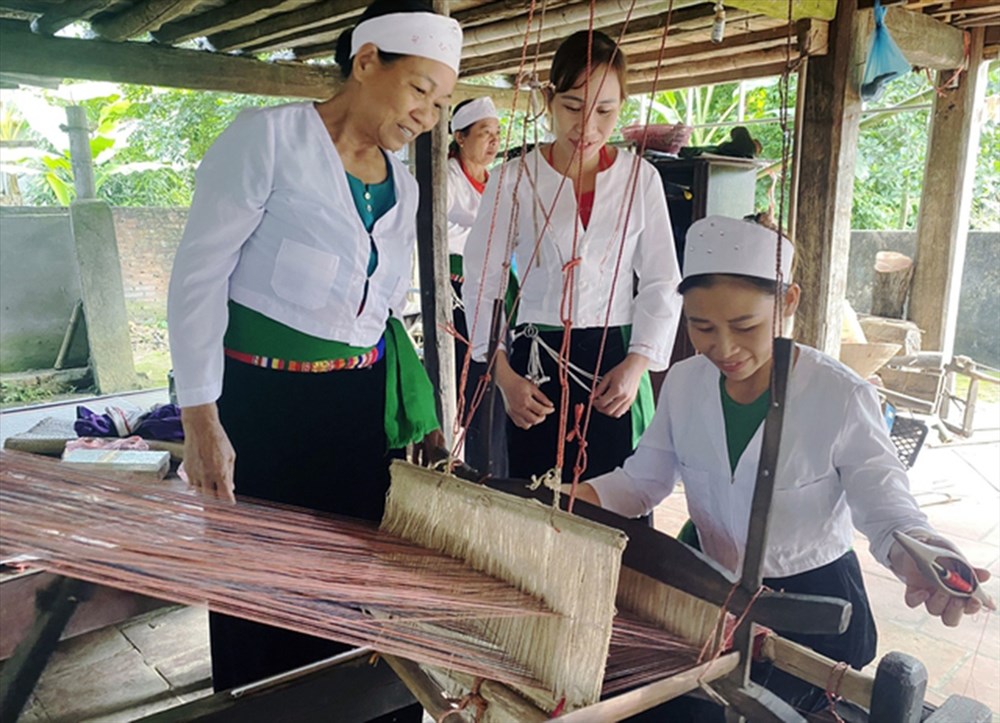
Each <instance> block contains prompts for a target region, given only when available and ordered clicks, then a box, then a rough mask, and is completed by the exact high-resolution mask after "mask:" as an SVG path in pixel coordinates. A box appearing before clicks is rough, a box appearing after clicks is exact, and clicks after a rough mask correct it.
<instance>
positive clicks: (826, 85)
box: [794, 0, 867, 357]
mask: <svg viewBox="0 0 1000 723" xmlns="http://www.w3.org/2000/svg"><path fill="white" fill-rule="evenodd" d="M856 7H857V0H840V3H839V5H838V11H837V18H836V20H835V21H834V22H833V23H831V24H830V48H829V52H828V54H827V55H825V56H818V57H813V58H809V59H808V60H807V61H806V63H807V64H808V66H807V68H806V71H805V75H806V83H805V87H804V88H802V87H801V86H800V89H799V92H800V93H805V98H804V100H803V108H802V122H801V135H802V144H801V146H800V147H799V148H796V149H795V152H796V154H797V155H798V157H799V164H800V165H799V174H798V177H797V179H796V182H797V188H796V189H795V194H796V196H797V206H796V211H795V221H794V226H795V238H796V242H797V255H798V257H799V258H798V278H797V279H796V280H797V281H798V282H799V283H800V284H801V285H802V287H803V288H804V289H805V290H806V291H805V293H804V294H802V302H801V304H800V306H799V311H798V314H797V315H796V320H795V335H796V338H797V339H798V340H799V341H802V342H804V343H806V344H809V345H810V346H814V347H816V348H817V349H819V350H820V351H823V352H826V353H827V354H830V355H831V356H833V357H837V356H838V355H839V351H840V322H841V306H842V300H843V298H844V295H845V293H846V291H847V261H848V251H849V248H850V241H851V239H850V234H851V200H852V198H853V194H854V161H855V153H856V150H857V139H858V126H859V123H860V120H861V98H860V95H859V91H858V89H859V86H860V79H861V72H862V69H863V67H864V60H863V59H864V54H865V49H864V48H865V44H866V42H867V38H864V37H862V35H861V33H859V32H858V30H859V25H860V22H861V21H860V20H859V18H858V14H857V12H856Z"/></svg>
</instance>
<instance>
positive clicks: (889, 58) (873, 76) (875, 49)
mask: <svg viewBox="0 0 1000 723" xmlns="http://www.w3.org/2000/svg"><path fill="white" fill-rule="evenodd" d="M909 72H910V63H909V61H907V59H906V57H905V56H904V55H903V51H901V50H900V49H899V46H898V45H896V41H895V40H893V39H892V36H891V35H889V29H888V28H886V27H885V8H884V7H882V3H881V2H879V0H875V31H874V32H873V33H872V42H871V45H870V46H869V47H868V61H867V62H866V63H865V76H864V79H863V80H862V81H861V98H862V100H878V99H879V97H880V96H881V95H882V91H883V90H884V89H885V86H886V84H887V83H888V82H889V81H890V80H892V79H893V78H897V77H899V76H900V75H905V74H906V73H909Z"/></svg>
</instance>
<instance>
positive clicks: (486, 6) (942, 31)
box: [0, 0, 1000, 95]
mask: <svg viewBox="0 0 1000 723" xmlns="http://www.w3.org/2000/svg"><path fill="white" fill-rule="evenodd" d="M368 2H369V0H228V1H226V0H62V2H56V1H55V0H0V18H6V19H7V22H8V23H11V22H15V19H16V21H17V22H20V23H21V24H22V25H23V26H27V23H26V22H25V20H26V19H31V20H32V22H31V29H32V30H33V31H34V32H35V33H36V35H37V37H38V38H39V39H41V38H44V37H46V36H51V35H53V34H55V33H57V32H59V31H60V30H61V29H62V28H64V27H65V26H66V25H68V24H69V23H71V22H77V21H81V20H82V21H85V22H89V23H90V25H91V27H92V28H93V30H94V31H95V33H97V34H98V35H99V37H98V38H96V39H95V40H88V41H86V42H95V41H96V42H97V43H98V44H96V45H94V46H93V48H92V49H93V50H95V51H100V52H101V53H111V52H112V46H111V45H110V44H109V43H108V42H107V41H109V40H115V41H116V42H118V43H119V44H121V45H135V46H138V47H136V48H132V47H130V48H125V49H123V51H122V52H121V53H117V52H115V53H114V54H113V57H133V55H134V53H135V52H136V51H137V50H139V49H142V50H143V52H145V53H147V54H149V55H150V57H154V56H155V58H156V62H157V63H163V62H164V61H163V58H164V57H170V58H171V61H170V62H169V63H165V65H164V67H167V68H175V67H180V66H179V65H178V63H177V62H175V61H176V60H177V59H179V58H182V57H183V58H184V59H185V61H184V62H191V63H204V62H209V61H210V63H211V67H223V66H225V67H237V66H233V65H232V64H228V65H227V64H226V60H225V59H226V58H233V57H238V56H242V59H244V60H246V61H247V62H252V63H260V64H261V65H262V66H263V65H267V64H268V63H264V62H263V61H261V60H254V59H253V56H259V55H263V54H270V53H275V52H279V57H281V58H282V60H281V61H280V62H281V68H280V70H279V72H278V73H276V74H271V75H267V72H269V71H266V70H265V72H264V75H266V76H267V77H271V78H278V77H289V76H288V74H289V73H292V74H294V73H296V72H299V73H301V74H302V75H301V77H302V80H301V81H296V82H295V83H293V86H294V87H296V88H299V89H300V90H299V91H296V92H301V89H302V88H304V87H316V88H323V87H326V86H325V85H324V84H319V85H317V84H316V78H317V77H320V76H323V77H325V75H331V76H335V75H336V73H335V70H333V69H331V68H326V69H320V68H321V66H317V65H314V61H316V60H320V59H332V55H333V53H334V49H335V46H336V40H337V38H338V37H339V36H340V34H341V33H342V32H343V31H344V29H346V28H348V27H350V26H351V25H352V24H353V23H354V22H355V20H356V18H357V16H358V14H359V13H360V12H362V10H363V8H364V7H365V6H366V5H367V4H368ZM824 2H825V0H810V2H809V3H804V4H803V5H802V6H800V7H802V8H806V7H816V8H819V7H820V6H822V5H823V3H824ZM872 2H873V0H859V4H860V5H862V6H869V7H870V5H871V4H872ZM883 2H884V4H886V5H888V6H889V14H888V16H887V24H890V30H891V31H892V32H893V33H894V36H895V35H896V33H897V27H893V26H892V23H896V24H897V25H898V26H899V34H900V38H898V39H897V42H899V44H900V47H901V48H903V51H904V53H906V54H907V56H908V57H909V58H910V59H911V61H912V62H914V64H916V65H919V66H925V67H931V68H937V69H942V68H946V67H954V65H949V64H950V63H953V64H961V59H962V51H961V45H962V35H961V33H962V28H964V27H973V26H976V25H984V26H986V31H985V37H986V38H987V43H986V49H985V55H986V57H994V56H995V55H996V52H995V51H996V47H997V46H1000V0H991V1H989V2H988V1H987V0H883ZM714 5H715V3H714V0H674V2H673V6H674V11H673V15H672V20H671V33H670V38H668V40H667V46H666V51H665V54H664V57H665V60H666V62H665V63H664V66H663V67H662V68H661V69H660V78H661V79H663V82H669V83H670V84H671V86H672V87H686V86H688V85H690V84H691V82H692V81H694V80H698V81H699V82H719V81H721V80H726V79H730V80H735V79H737V78H746V77H759V76H760V75H763V74H772V73H775V72H780V71H781V69H782V68H783V67H784V63H780V64H778V63H776V62H775V58H776V57H777V55H778V54H779V52H782V50H783V48H784V45H785V38H786V37H787V21H786V20H785V19H784V18H783V17H780V13H779V12H778V11H777V10H775V8H777V7H778V5H775V4H774V3H769V4H756V5H755V4H754V3H752V2H748V1H747V0H728V1H727V3H726V5H727V19H728V22H727V26H726V36H725V39H724V41H723V42H722V43H721V44H719V45H715V44H712V43H711V42H710V40H709V35H710V32H711V27H712V24H713V20H714V12H715V11H714ZM779 5H780V3H779ZM665 6H666V0H594V5H593V6H591V4H590V2H589V0H547V2H546V4H545V12H544V15H545V17H544V27H542V28H541V30H540V31H539V29H538V24H539V22H541V19H540V16H541V14H542V12H541V9H542V8H541V5H540V4H539V5H536V17H535V20H534V22H533V23H532V27H530V28H529V27H528V22H527V8H528V3H527V2H524V0H485V1H484V0H451V8H452V14H453V15H454V16H455V17H456V18H457V19H458V20H459V22H461V23H462V25H463V28H464V29H465V31H466V45H465V48H464V52H463V64H462V66H463V67H462V79H463V80H464V79H466V78H472V77H476V76H482V75H497V76H509V75H511V74H514V73H516V72H517V70H518V68H519V66H520V64H521V54H522V47H523V46H524V42H525V35H526V34H527V35H528V38H529V49H528V57H529V59H530V60H529V62H530V63H531V64H532V65H535V64H536V61H537V66H538V67H539V69H540V70H541V72H542V73H543V74H544V73H545V72H546V70H547V67H546V66H547V65H548V64H549V62H550V59H551V56H552V53H554V51H555V49H556V47H558V45H559V43H560V42H561V41H562V39H563V38H565V37H566V35H568V34H569V33H571V32H573V31H574V30H578V29H583V28H586V27H589V26H590V25H591V23H593V27H595V28H596V29H599V30H602V31H604V32H605V33H607V34H608V35H610V36H612V37H614V38H620V40H621V44H622V48H623V50H624V51H625V52H626V53H627V54H628V55H629V59H630V66H631V76H630V85H631V88H632V90H633V92H641V91H642V89H643V88H644V87H646V86H648V85H649V83H650V82H651V77H652V75H653V74H654V73H653V71H655V67H654V66H655V63H656V58H657V57H658V51H659V45H660V40H661V37H660V36H661V33H662V29H663V25H664V23H665V15H666V13H665V11H664V10H665ZM797 7H799V6H797ZM766 8H769V9H767V11H766V13H765V9H766ZM817 12H818V10H817ZM626 19H627V22H626ZM943 20H949V21H950V24H946V23H944V22H942V21H943ZM890 21H891V22H890ZM803 22H806V23H808V24H809V25H808V27H809V28H810V29H811V31H810V33H808V34H805V35H804V34H803V33H802V31H801V30H800V28H801V27H802V26H801V25H798V26H796V33H795V35H796V37H795V42H794V49H793V50H794V53H795V55H796V56H801V55H815V54H822V53H824V52H825V43H826V41H825V37H826V35H825V32H822V31H823V30H825V21H823V20H816V19H811V20H806V21H803ZM7 27H8V30H9V29H10V27H11V26H7ZM927 33H931V34H933V35H934V37H935V40H934V42H928V37H929V36H928V35H927ZM147 34H151V35H152V38H153V39H154V41H155V42H153V43H146V42H143V43H139V42H136V39H146V38H148V37H149V36H148V35H147ZM196 38H206V39H207V42H205V41H202V42H201V43H200V44H199V47H200V48H203V51H202V52H201V53H200V54H197V55H194V56H191V55H184V54H179V55H176V56H171V55H169V53H168V55H167V56H164V55H163V51H173V50H177V51H178V52H180V51H181V48H177V47H172V46H177V45H179V44H187V43H190V41H191V40H193V39H196ZM539 39H540V42H539ZM126 40H127V41H128V42H123V41H126ZM939 40H941V43H939V42H938V41H939ZM21 41H22V44H24V43H27V42H29V41H30V38H27V37H22V38H21ZM939 44H940V45H941V46H942V47H944V48H945V50H944V51H940V52H939V51H938V50H937V49H936V48H937V45H939ZM57 47H62V46H57ZM81 47H86V46H81ZM125 51H127V52H125ZM911 54H912V57H911ZM7 55H8V53H5V59H6V56H7ZM216 61H218V62H216ZM56 65H57V64H54V63H50V62H42V64H41V66H40V67H39V68H36V70H37V71H38V72H37V73H36V74H37V75H44V74H45V73H46V72H49V71H51V72H55V69H56V68H55V66H56ZM96 65H100V63H96ZM180 65H183V63H181V64H180ZM779 66H780V67H779ZM88 67H89V66H88ZM238 67H247V68H249V67H253V66H245V65H240V66H238ZM0 70H3V68H0ZM172 72H173V71H172ZM177 72H178V77H164V78H163V79H162V80H161V81H160V83H159V84H161V85H175V86H181V85H182V83H183V82H184V80H183V73H180V71H177ZM101 73H102V75H106V74H107V73H106V71H104V70H102V71H101ZM195 74H197V72H196V71H195ZM318 74H319V75H318ZM126 75H127V76H129V77H133V76H134V75H135V73H134V72H132V71H131V69H128V70H127V71H126V70H124V69H123V71H122V73H121V76H122V77H124V76H126ZM123 82H124V81H123ZM216 82H217V88H216V89H218V90H233V89H236V88H243V87H244V86H246V85H247V83H246V82H245V81H244V79H242V78H236V79H233V78H230V77H229V76H227V75H226V74H219V75H218V76H217V78H216ZM265 85H267V84H265ZM661 87H665V86H663V85H662V83H661ZM268 92H271V91H268ZM463 92H464V91H463ZM470 92H471V91H470ZM491 92H492V91H491ZM498 93H500V94H502V93H503V91H498ZM285 94H286V95H287V94H288V93H285Z"/></svg>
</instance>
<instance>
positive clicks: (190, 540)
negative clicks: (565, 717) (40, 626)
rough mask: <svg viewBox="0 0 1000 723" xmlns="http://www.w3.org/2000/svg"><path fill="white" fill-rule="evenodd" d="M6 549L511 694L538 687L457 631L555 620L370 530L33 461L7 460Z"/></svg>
mask: <svg viewBox="0 0 1000 723" xmlns="http://www.w3.org/2000/svg"><path fill="white" fill-rule="evenodd" d="M0 545H2V547H3V549H4V550H5V553H8V554H9V553H21V554H30V555H35V556H37V557H38V563H37V564H38V565H39V566H40V567H45V568H47V569H49V570H52V571H54V572H58V573H62V574H65V575H69V576H71V577H74V578H79V579H82V580H88V581H91V582H96V583H101V584H107V585H111V586H114V587H119V588H124V589H128V590H132V591H135V592H139V593H143V594H147V595H151V596H153V597H159V598H162V599H165V600H170V601H173V602H178V603H185V604H191V605H208V606H209V607H210V608H211V609H213V610H217V611H219V612H225V613H228V614H231V615H238V616H240V617H244V618H246V619H249V620H256V621H258V622H263V623H268V624H271V625H278V626H281V627H285V628H288V629H291V630H298V631H300V632H303V633H308V634H311V635H318V636H322V637H326V638H330V639H333V640H339V641H342V642H345V643H350V644H355V645H370V646H372V647H373V648H374V649H376V650H379V651H382V652H385V653H391V654H396V655H400V656H403V657H406V658H410V659H412V660H415V661H417V662H421V663H427V664H434V665H444V666H447V667H450V668H454V669H457V670H462V671H464V672H467V673H470V674H473V675H478V676H485V677H489V678H492V679H496V680H502V681H506V682H509V683H514V684H529V685H530V684H537V681H536V680H535V679H534V677H533V676H532V675H531V674H530V673H529V672H528V671H527V670H525V669H524V667H523V666H521V665H518V664H516V663H514V662H513V661H512V660H510V658H509V656H508V655H507V654H506V653H505V652H504V651H502V650H498V649H496V648H495V647H494V646H491V645H488V644H484V643H483V642H481V641H478V640H475V639H472V638H468V637H465V636H463V635H461V634H459V633H457V632H456V631H459V630H460V629H461V627H462V622H463V621H468V620H471V619H478V618H483V617H489V618H503V617H506V616H538V615H541V616H547V615H552V614H553V613H551V612H549V611H547V610H546V609H545V608H544V607H543V605H542V604H541V603H540V602H538V601H537V600H536V599H535V598H533V597H531V596H529V595H526V594H525V593H522V592H520V591H518V590H516V589H515V588H514V587H512V586H511V585H509V584H506V583H503V582H500V581H498V580H496V579H494V578H491V577H489V576H487V575H484V574H482V573H479V572H476V571H475V570H472V569H471V568H469V567H468V566H467V565H465V564H464V563H462V562H459V561H457V560H454V559H452V558H449V557H446V556H444V555H441V554H438V553H433V552H430V551H428V550H426V549H424V548H421V547H419V546H417V545H414V544H412V543H408V542H405V541H403V540H401V539H399V538H396V537H392V536H390V535H387V534H385V533H381V532H379V531H378V530H377V529H376V528H375V526H373V525H370V524H367V523H364V522H359V521H355V520H349V519H344V518H337V517H334V516H331V515H323V514H317V513H309V512H304V511H301V510H295V509H291V508H286V507H280V506H276V505H272V504H262V503H254V502H249V501H241V502H240V503H238V504H236V505H231V504H227V503H224V502H218V501H215V500H209V499H204V498H201V497H196V496H194V495H193V494H186V493H183V492H172V491H169V490H164V489H162V488H158V487H155V486H151V485H148V484H145V485H143V484H141V483H136V482H128V481H118V480H112V479H108V478H107V477H102V476H98V475H94V474H90V473H86V472H80V471H77V470H68V469H66V468H65V467H63V466H61V465H60V464H59V463H58V462H57V461H54V460H49V459H46V458H42V457H37V456H34V455H26V454H17V453H6V452H5V453H0ZM370 613H372V614H370Z"/></svg>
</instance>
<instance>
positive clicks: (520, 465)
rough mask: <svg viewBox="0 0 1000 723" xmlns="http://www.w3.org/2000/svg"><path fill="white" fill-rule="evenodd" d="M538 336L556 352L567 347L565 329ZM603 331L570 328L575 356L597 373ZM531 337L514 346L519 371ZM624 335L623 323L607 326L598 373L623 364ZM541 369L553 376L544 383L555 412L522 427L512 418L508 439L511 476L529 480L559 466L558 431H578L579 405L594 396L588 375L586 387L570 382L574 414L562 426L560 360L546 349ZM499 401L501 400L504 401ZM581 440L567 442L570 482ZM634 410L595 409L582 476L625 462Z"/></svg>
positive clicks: (575, 360)
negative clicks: (607, 411) (611, 414)
mask: <svg viewBox="0 0 1000 723" xmlns="http://www.w3.org/2000/svg"><path fill="white" fill-rule="evenodd" d="M538 334H539V337H540V338H541V339H542V340H544V341H545V343H546V344H548V345H549V346H550V347H551V348H552V349H555V350H556V351H558V350H559V348H560V347H561V346H562V338H563V332H562V331H561V330H560V331H540V332H538ZM603 336H604V330H603V329H599V328H591V329H573V330H572V331H571V332H570V352H569V353H570V361H571V362H572V363H573V364H575V365H576V366H578V367H580V368H581V369H584V370H586V371H587V372H589V373H593V371H594V369H595V368H596V367H597V357H598V354H599V352H600V347H601V338H602V337H603ZM530 348H531V340H530V339H528V338H526V337H523V336H522V337H518V338H517V340H515V341H514V343H513V345H511V347H510V353H509V358H510V365H511V367H512V368H513V369H514V371H516V372H517V373H518V374H522V375H523V374H525V373H526V372H527V371H528V354H529V352H530ZM627 352H628V350H627V349H626V347H625V340H624V336H623V335H622V330H621V328H619V327H611V328H610V329H608V335H607V342H606V344H605V348H604V355H603V357H602V358H601V368H600V371H599V373H600V374H606V373H607V372H608V371H610V370H611V369H612V368H613V367H615V366H617V365H618V364H620V363H621V362H622V361H623V360H624V359H625V356H626V354H627ZM540 357H541V362H542V368H543V370H544V373H545V376H547V377H549V381H547V382H545V383H543V384H542V385H541V386H540V387H539V388H540V389H541V391H542V393H543V394H545V396H546V397H548V398H549V400H550V401H551V402H552V404H553V405H555V408H556V411H554V412H552V413H551V414H549V415H548V416H547V417H546V418H545V420H544V421H543V422H542V423H541V424H537V425H535V426H534V427H531V428H530V429H520V428H518V427H516V426H514V423H513V422H511V421H510V419H509V418H508V420H507V443H508V460H509V469H510V476H511V477H514V478H521V479H528V478H530V477H531V475H541V474H544V473H545V472H547V471H549V470H550V469H552V468H553V467H555V463H556V442H557V439H558V437H559V435H564V436H565V435H568V434H569V433H570V432H571V431H572V430H573V425H574V408H575V407H576V405H577V404H583V405H585V406H584V409H586V404H587V400H588V399H589V398H590V389H589V385H590V380H588V379H583V381H584V383H585V384H587V385H588V388H587V389H583V388H582V387H581V386H580V385H579V384H577V383H576V382H574V381H572V380H571V381H570V383H569V415H568V417H569V418H568V419H567V420H566V421H567V424H566V426H565V427H562V428H561V427H560V425H559V400H560V398H561V394H562V391H561V387H560V384H559V373H558V368H557V366H556V362H555V360H553V359H552V358H551V357H549V356H548V355H547V354H546V353H545V352H542V353H541V355H540ZM499 401H500V400H498V402H499ZM578 448H579V445H578V443H577V442H576V441H575V440H574V441H571V442H566V451H565V464H564V465H563V471H562V475H563V480H564V481H565V482H571V481H572V479H573V466H574V464H575V463H576V456H577V450H578ZM632 451H633V447H632V412H631V411H629V412H626V413H625V414H623V415H622V416H621V417H619V418H618V419H613V418H612V417H609V416H607V415H604V414H601V413H600V412H598V411H597V410H596V409H595V410H593V411H592V413H591V415H590V426H589V428H588V430H587V467H586V469H585V470H584V473H583V476H582V477H581V479H584V480H587V479H591V478H593V477H597V476H598V475H601V474H605V473H606V472H611V471H612V470H614V469H615V468H616V467H618V466H620V465H621V464H622V463H623V462H624V461H625V459H626V458H627V457H628V456H629V455H631V454H632Z"/></svg>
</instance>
